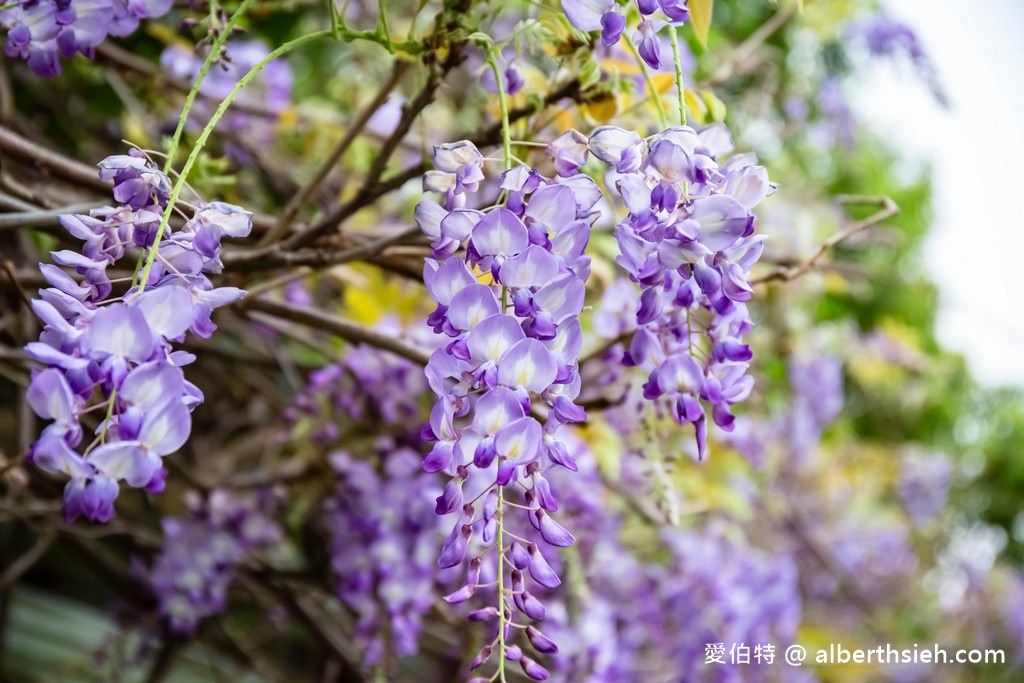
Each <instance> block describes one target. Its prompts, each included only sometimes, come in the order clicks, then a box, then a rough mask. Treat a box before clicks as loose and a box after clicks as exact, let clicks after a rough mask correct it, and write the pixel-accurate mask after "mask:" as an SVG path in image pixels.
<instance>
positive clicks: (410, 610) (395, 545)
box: [288, 321, 444, 667]
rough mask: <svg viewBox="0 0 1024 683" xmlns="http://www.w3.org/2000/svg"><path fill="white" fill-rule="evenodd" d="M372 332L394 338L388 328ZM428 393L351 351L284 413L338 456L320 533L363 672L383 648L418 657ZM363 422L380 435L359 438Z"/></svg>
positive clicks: (436, 533) (430, 581) (425, 557)
mask: <svg viewBox="0 0 1024 683" xmlns="http://www.w3.org/2000/svg"><path fill="white" fill-rule="evenodd" d="M377 327H378V329H379V330H380V331H381V332H387V333H392V334H396V335H397V334H400V332H401V330H400V328H398V326H397V325H396V324H393V323H392V322H391V321H382V323H381V324H379V325H378V326H377ZM428 391H429V388H428V387H427V382H426V377H425V376H424V374H423V369H422V367H419V366H417V365H414V364H413V363H412V362H411V361H408V360H406V359H404V358H399V357H397V356H394V355H391V354H389V353H386V352H383V351H380V350H378V349H374V348H372V347H369V346H355V347H352V348H350V349H348V350H347V351H346V352H345V354H344V356H343V357H342V358H341V359H339V360H338V361H336V362H334V363H332V364H331V365H328V366H326V367H325V368H322V369H320V370H317V371H315V372H313V373H312V374H311V376H310V381H309V385H308V386H307V387H306V389H305V390H304V391H303V392H302V393H301V394H300V395H299V396H298V397H296V401H295V406H294V407H293V408H291V409H290V410H289V411H288V417H289V419H290V420H291V421H292V422H293V424H294V427H293V430H292V431H293V434H297V433H300V432H301V433H305V434H308V438H309V439H310V441H311V442H313V443H314V444H316V445H317V446H318V447H321V448H332V447H337V449H336V450H332V452H331V454H330V455H329V456H328V460H329V462H330V464H331V467H332V469H333V470H334V472H335V473H336V475H337V479H338V483H337V486H336V490H335V494H334V496H333V497H332V498H331V499H330V500H329V501H328V503H327V505H326V507H325V510H324V524H325V527H326V528H327V530H328V533H329V535H330V545H329V547H328V550H329V552H330V557H331V569H332V570H333V571H334V573H335V575H336V576H337V577H338V598H339V599H340V600H341V601H342V602H343V603H344V604H346V605H347V606H348V607H350V608H351V609H352V610H353V611H354V612H355V614H356V628H355V635H356V637H357V638H358V640H359V641H360V643H361V644H362V646H363V648H364V656H363V663H364V665H365V666H367V667H372V666H374V665H376V664H377V663H378V662H380V661H381V660H382V659H383V658H384V657H385V655H386V653H387V650H386V648H387V647H388V646H389V645H390V647H391V648H393V649H392V650H391V652H392V653H393V654H396V655H399V656H405V655H411V654H415V653H416V652H417V649H418V641H419V636H420V630H421V622H422V620H423V617H424V615H425V614H426V613H427V611H428V610H429V609H430V608H431V606H432V605H433V599H432V596H433V595H434V594H435V592H436V582H437V579H438V578H440V577H438V576H437V570H436V568H435V566H434V560H435V559H436V548H437V544H438V543H439V541H440V540H441V539H443V538H444V533H443V531H442V528H441V524H440V521H441V520H440V519H439V518H438V517H436V516H434V515H430V514H426V515H424V511H425V510H429V509H430V507H431V505H432V503H433V501H432V497H433V495H432V494H431V490H432V488H433V486H434V477H433V476H431V475H429V474H427V473H425V472H423V471H422V470H421V468H420V467H419V461H420V459H421V457H420V455H419V450H420V447H421V445H422V444H421V441H420V438H419V432H420V425H421V422H422V419H423V413H424V408H425V403H424V399H425V398H426V395H427V392H428ZM368 420H369V421H373V422H375V423H377V424H379V425H381V426H384V427H386V429H387V431H388V432H389V435H388V436H383V435H380V436H377V435H373V436H370V437H364V436H363V435H362V434H361V431H362V430H363V427H362V425H363V424H364V423H365V422H366V421H368ZM290 436H292V435H290ZM361 437H362V438H363V441H365V442H366V443H363V441H361V440H360V438H361ZM367 456H369V457H367ZM374 462H377V463H379V466H375V465H374V464H373V463H374ZM356 548H358V549H359V552H353V549H356Z"/></svg>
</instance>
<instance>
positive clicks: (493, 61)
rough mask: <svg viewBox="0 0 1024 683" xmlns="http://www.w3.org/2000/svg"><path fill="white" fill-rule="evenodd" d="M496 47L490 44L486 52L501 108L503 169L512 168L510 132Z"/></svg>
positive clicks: (506, 99) (506, 100)
mask: <svg viewBox="0 0 1024 683" xmlns="http://www.w3.org/2000/svg"><path fill="white" fill-rule="evenodd" d="M496 52H497V50H496V48H494V46H493V45H492V46H491V49H490V50H488V52H487V63H488V64H490V65H491V70H492V71H494V81H495V83H497V85H498V107H499V108H500V109H501V147H502V153H503V157H504V159H505V169H506V170H508V169H510V168H512V134H511V133H510V132H509V124H508V98H507V97H506V96H505V82H504V81H503V80H502V78H503V76H502V73H501V67H500V66H498V58H497V55H496Z"/></svg>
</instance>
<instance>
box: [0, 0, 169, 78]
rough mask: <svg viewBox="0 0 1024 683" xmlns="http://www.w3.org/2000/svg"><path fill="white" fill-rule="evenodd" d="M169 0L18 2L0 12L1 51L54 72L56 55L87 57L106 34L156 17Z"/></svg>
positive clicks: (118, 32)
mask: <svg viewBox="0 0 1024 683" xmlns="http://www.w3.org/2000/svg"><path fill="white" fill-rule="evenodd" d="M172 4H173V3H172V1H171V0H23V1H21V2H14V3H12V4H11V5H6V9H3V10H0V25H3V26H4V27H6V28H7V43H6V45H5V47H4V52H5V53H6V54H7V56H8V57H21V58H22V59H25V60H27V61H28V66H29V68H30V69H32V71H33V72H34V73H36V74H38V75H40V76H44V77H50V76H56V75H57V74H59V73H60V61H59V59H58V57H59V56H61V55H63V56H65V57H73V56H75V55H76V54H82V55H85V56H86V57H88V58H90V59H92V56H93V53H94V51H95V49H96V46H97V45H99V44H100V43H102V42H103V41H104V40H106V38H107V36H108V35H109V36H118V37H120V36H127V35H129V34H131V33H133V32H134V31H135V29H137V28H138V26H139V22H140V21H141V20H142V19H149V18H154V17H162V16H163V15H165V14H167V12H169V11H170V9H171V5H172Z"/></svg>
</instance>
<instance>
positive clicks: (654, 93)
mask: <svg viewBox="0 0 1024 683" xmlns="http://www.w3.org/2000/svg"><path fill="white" fill-rule="evenodd" d="M622 43H623V44H624V45H625V46H626V47H628V48H629V51H630V52H632V53H633V56H634V57H636V63H637V65H639V66H640V71H641V72H643V74H644V80H645V81H646V82H647V89H648V90H649V91H650V93H651V99H652V100H654V105H655V106H656V107H657V108H658V121H659V122H660V123H661V127H662V128H668V117H667V115H666V114H665V103H664V102H662V101H661V95H660V94H658V86H657V85H655V84H654V77H653V76H651V70H650V69H648V68H647V63H646V62H644V60H643V58H642V57H641V56H640V53H639V52H638V51H637V49H636V45H634V44H633V43H632V41H629V40H623V41H622Z"/></svg>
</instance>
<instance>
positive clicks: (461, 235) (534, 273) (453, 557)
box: [417, 134, 639, 680]
mask: <svg viewBox="0 0 1024 683" xmlns="http://www.w3.org/2000/svg"><path fill="white" fill-rule="evenodd" d="M629 142H632V141H629ZM609 144H611V143H609ZM627 144H628V143H627ZM587 147H588V144H587V140H586V139H585V138H583V137H582V136H580V135H579V134H576V135H575V136H570V137H568V138H564V139H562V140H561V141H560V142H558V143H557V144H553V145H552V147H551V150H552V153H553V155H554V156H555V157H556V166H558V167H560V168H561V169H562V170H564V171H565V172H567V173H569V172H571V173H573V174H575V175H574V178H575V180H573V182H572V183H563V182H560V181H559V180H558V179H555V180H550V179H547V178H544V177H543V176H541V175H540V174H539V173H538V172H537V171H536V170H535V169H529V168H526V167H517V168H513V169H510V170H508V171H506V172H505V173H504V174H503V176H502V183H501V186H502V189H503V190H505V191H506V193H507V201H506V203H505V205H504V206H499V207H494V208H491V209H489V210H486V211H485V212H483V213H482V214H479V213H478V212H474V214H473V216H472V220H466V221H464V220H463V215H464V214H465V210H463V209H460V208H458V207H456V206H454V205H453V203H452V202H451V201H450V199H451V197H452V196H453V195H454V194H455V193H458V194H459V195H460V196H461V195H463V193H465V194H469V193H472V192H473V191H474V190H475V189H476V188H475V186H474V187H472V188H470V187H469V186H468V185H464V186H462V187H459V186H458V184H457V181H453V180H451V176H454V175H457V174H458V173H460V171H459V169H466V168H467V167H472V168H473V169H479V168H482V166H478V165H477V160H478V158H479V156H478V155H479V152H478V151H477V150H476V148H475V147H472V146H471V145H468V143H455V144H453V145H444V146H441V147H439V148H437V149H438V150H444V154H443V155H441V154H438V155H435V166H437V167H438V169H439V170H438V171H434V172H432V173H435V175H434V176H433V177H432V178H433V179H432V180H430V181H429V182H425V187H428V189H429V188H430V187H432V188H433V189H435V190H436V191H438V192H441V193H443V194H444V195H445V196H446V202H445V205H444V206H443V207H442V206H441V205H439V204H435V203H432V202H430V201H429V200H427V201H425V202H423V203H421V204H420V206H419V207H418V209H417V222H418V223H419V225H420V226H421V228H422V229H423V231H424V232H425V233H426V234H428V235H430V237H431V239H432V240H433V245H434V256H435V257H438V258H440V257H441V255H442V254H444V255H446V256H447V258H445V260H444V261H442V262H441V263H437V262H436V261H433V260H428V261H427V265H426V268H425V271H424V280H425V282H426V285H427V291H428V292H429V293H430V295H431V297H432V298H433V299H434V300H435V301H436V302H437V310H436V311H435V312H434V313H433V314H432V315H431V316H430V319H429V320H428V323H429V324H430V326H431V327H432V328H433V329H434V331H435V332H436V333H438V334H443V335H444V338H445V342H444V343H445V346H444V347H443V348H442V349H439V350H438V351H435V352H434V354H433V355H432V356H431V358H430V361H429V363H428V364H427V368H426V375H427V377H428V380H429V382H430V386H431V388H432V389H433V390H434V392H435V393H436V395H437V400H436V402H435V404H434V408H433V410H432V411H431V416H430V422H429V423H428V424H427V425H426V426H425V427H424V429H423V432H422V435H423V436H424V437H425V438H427V439H429V440H432V441H434V442H435V444H434V447H433V449H432V450H431V452H430V453H429V454H428V455H427V456H426V457H425V458H424V460H423V468H424V469H425V470H427V471H429V472H441V471H443V472H445V473H446V474H448V475H450V476H451V477H452V479H451V481H450V482H449V483H448V484H447V485H446V487H445V489H444V491H443V492H442V493H441V495H439V496H438V497H437V499H436V501H435V510H436V512H438V513H439V514H450V513H453V512H455V511H456V510H459V507H458V506H459V504H460V503H461V502H462V501H463V500H465V498H466V496H468V495H469V494H468V493H467V494H466V496H464V495H463V493H462V492H463V490H467V491H468V490H472V491H474V493H473V494H472V495H473V497H472V498H471V500H476V501H479V500H481V499H482V501H483V502H482V505H481V506H480V508H479V509H477V507H476V505H473V504H465V503H463V504H462V508H461V512H460V514H459V517H458V519H457V520H456V521H455V522H454V525H453V526H452V528H451V532H450V533H449V535H448V537H447V539H446V540H445V542H444V545H443V547H442V550H441V557H440V559H439V560H438V564H439V566H441V567H454V566H457V565H460V564H462V563H463V561H464V559H465V558H466V557H467V555H468V554H469V549H470V547H471V546H472V545H473V544H476V543H483V544H485V545H487V544H491V543H493V542H494V540H495V539H496V537H497V535H498V533H499V520H501V524H502V527H501V529H509V530H510V531H511V528H512V525H513V524H514V520H515V516H514V515H512V514H511V510H510V511H509V512H507V513H505V514H504V515H502V516H501V517H499V515H498V509H499V505H500V503H501V501H503V500H505V499H506V497H507V498H508V499H509V500H510V502H511V499H512V497H515V496H521V500H522V502H521V503H517V504H518V505H519V506H520V507H522V508H525V510H523V513H524V514H522V515H521V516H520V518H519V520H518V521H519V523H520V525H521V527H522V528H521V529H520V530H519V532H517V533H520V534H527V535H528V536H529V537H530V538H535V539H537V541H540V542H543V543H544V544H546V545H550V546H555V547H559V546H566V545H570V544H572V543H573V541H574V539H573V536H572V535H571V534H570V533H569V532H568V531H567V530H566V529H565V528H563V527H562V526H561V525H559V524H558V522H556V521H555V520H554V519H553V518H552V517H551V516H550V515H549V514H548V512H549V511H554V510H556V509H557V504H556V501H555V497H554V495H553V492H552V490H551V487H550V486H549V484H548V481H547V479H546V478H545V476H544V475H543V471H545V469H546V468H550V467H555V466H561V467H564V468H566V469H572V468H575V467H576V465H575V463H574V462H573V460H572V458H571V457H570V456H569V455H568V453H567V449H566V447H565V446H564V444H563V443H562V442H561V441H560V440H559V436H558V435H557V432H558V430H559V428H560V427H562V426H563V425H565V424H566V423H569V422H579V421H582V420H584V419H585V418H586V415H585V413H584V411H583V410H582V409H581V408H580V407H579V406H577V405H576V404H575V403H574V399H575V398H576V396H577V394H578V392H579V386H580V382H579V376H578V365H579V353H580V348H581V346H582V332H581V329H580V323H579V320H578V316H579V314H580V313H581V311H582V309H583V303H584V290H585V285H584V279H583V278H585V277H586V276H587V275H588V274H589V259H587V257H586V256H585V255H584V250H585V248H586V245H587V242H588V240H589V234H590V224H591V223H592V222H593V220H594V218H595V217H596V215H595V214H593V213H592V209H593V206H594V204H595V203H596V201H597V200H598V199H599V198H600V194H599V191H598V190H597V188H596V186H595V185H594V183H593V181H592V180H590V179H589V178H587V177H586V176H583V175H581V174H578V168H579V166H580V165H582V164H583V163H585V161H586V155H587V153H588V151H587ZM637 163H639V160H638V162H637ZM436 174H448V179H447V180H445V182H437V181H439V180H441V179H443V177H442V176H440V175H436ZM463 175H464V176H466V175H467V173H466V172H465V171H463ZM472 177H473V178H474V182H475V183H476V182H479V181H481V180H483V178H482V177H480V178H477V177H476V176H475V175H473V176H472ZM595 195H596V196H595ZM452 222H455V224H456V225H453V226H452V227H451V229H446V227H445V226H446V225H448V224H450V223H452ZM463 247H465V252H464V253H465V257H464V258H463V257H461V256H456V255H455V254H459V253H461V252H460V250H461V249H462V248H463ZM471 267H474V268H476V269H478V270H479V271H480V272H483V273H486V274H487V275H488V276H489V277H488V278H486V279H482V280H478V279H477V278H476V277H474V276H473V275H472V273H471V271H470V268H471ZM484 282H487V283H488V284H484ZM540 405H545V406H546V408H545V409H544V410H543V412H546V413H547V418H546V419H544V418H543V417H541V415H543V412H539V411H537V406H540ZM520 491H521V492H522V493H520ZM523 538H526V536H523ZM478 539H479V540H478ZM505 539H506V540H505V543H506V544H507V545H505V546H503V547H501V548H498V549H497V553H496V554H497V555H498V557H497V558H496V563H495V565H494V567H493V568H490V567H488V568H487V571H488V572H490V575H491V576H494V574H495V573H496V572H502V574H503V578H507V579H508V580H509V582H510V585H511V586H512V595H511V598H512V599H511V601H509V600H508V599H507V598H508V596H505V595H503V596H502V597H501V602H500V606H499V607H498V608H495V611H497V609H502V610H507V611H510V610H511V609H512V607H513V606H514V607H515V608H516V609H517V610H518V612H519V613H520V614H521V615H525V618H527V619H542V618H543V617H544V614H545V611H546V610H545V608H544V605H543V603H542V601H541V599H540V598H539V597H538V596H537V595H535V594H534V593H532V592H531V591H530V590H529V589H528V588H527V587H526V584H525V576H524V574H523V572H522V569H525V568H529V575H530V577H531V579H532V580H533V581H535V582H537V583H538V584H539V585H540V586H541V587H543V588H545V589H546V588H550V587H553V586H557V585H558V584H559V582H560V580H559V578H558V575H557V574H556V573H555V571H554V570H553V569H552V567H551V565H550V564H549V563H548V561H547V560H546V559H545V558H544V556H543V554H542V553H541V551H540V549H539V546H538V545H537V544H536V543H532V542H531V543H529V550H528V551H527V550H526V549H524V547H523V546H522V544H520V543H512V542H511V541H512V540H513V539H510V538H509V537H508V536H506V537H505ZM483 555H486V553H483V554H481V555H480V557H483ZM502 557H504V558H508V559H509V561H511V562H513V563H515V566H516V567H518V568H517V569H515V570H511V571H507V570H506V567H505V560H504V559H501V558H502ZM479 562H480V559H479V558H478V559H475V560H473V561H472V562H470V563H469V569H468V571H467V575H466V580H465V582H464V584H463V585H462V587H461V588H459V589H458V590H456V591H455V592H453V593H451V594H449V595H448V597H447V598H446V599H447V600H448V601H449V602H462V601H465V600H469V599H471V598H474V597H475V596H477V594H478V593H481V592H482V593H490V591H481V590H480V589H481V583H480V581H481V580H480V579H479V572H480V566H479ZM506 575H507V577H506ZM473 614H474V615H483V614H489V612H481V611H479V610H477V611H475V612H474V613H473ZM475 618H476V616H474V619H475ZM480 618H485V617H483V616H481V617H480ZM520 618H522V617H520ZM527 640H529V639H527ZM535 640H536V642H537V643H539V644H540V646H541V647H542V648H546V649H547V650H550V648H551V647H554V645H553V643H550V641H549V640H547V639H546V638H542V637H540V636H537V638H536V639H535ZM549 643H550V645H549ZM535 649H536V648H535ZM539 651H542V652H543V651H546V650H545V649H541V650H539ZM506 653H507V654H510V655H511V654H514V655H515V658H516V659H518V660H519V661H527V662H528V663H527V664H524V667H526V668H525V669H524V670H526V671H527V673H528V675H531V676H534V677H536V678H537V679H538V680H543V678H540V677H541V676H542V675H543V676H544V677H546V676H547V673H546V671H544V670H543V669H541V668H539V665H536V664H535V663H533V662H532V660H529V659H528V658H527V657H525V655H523V654H522V651H521V649H519V646H518V645H509V647H508V649H507V650H506ZM489 654H490V650H488V649H487V648H485V649H484V651H482V652H481V654H480V655H479V656H478V657H477V660H476V661H475V662H474V666H479V665H481V664H483V662H484V661H486V659H487V658H488V656H489ZM542 672H543V674H542Z"/></svg>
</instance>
